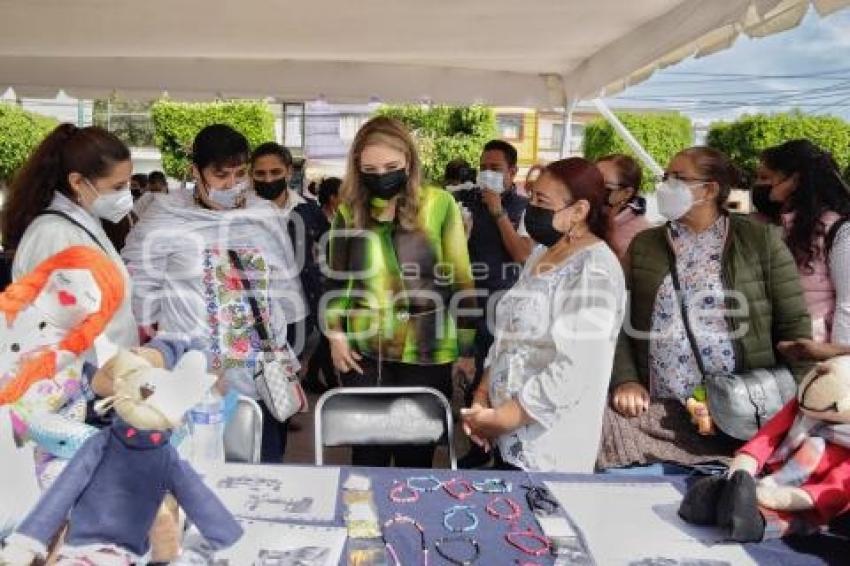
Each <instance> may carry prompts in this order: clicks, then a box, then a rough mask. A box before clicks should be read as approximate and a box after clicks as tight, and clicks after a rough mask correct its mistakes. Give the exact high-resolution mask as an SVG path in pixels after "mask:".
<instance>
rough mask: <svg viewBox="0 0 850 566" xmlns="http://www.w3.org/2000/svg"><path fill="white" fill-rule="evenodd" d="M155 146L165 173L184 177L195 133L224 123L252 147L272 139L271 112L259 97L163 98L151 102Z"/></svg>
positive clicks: (272, 116) (273, 135)
mask: <svg viewBox="0 0 850 566" xmlns="http://www.w3.org/2000/svg"><path fill="white" fill-rule="evenodd" d="M151 119H152V120H153V125H154V131H155V141H156V146H157V148H159V151H160V153H162V166H163V168H164V169H165V172H166V174H167V175H169V176H171V177H176V178H183V177H184V176H185V175H186V173H187V171H188V170H189V159H188V155H189V151H190V148H191V146H192V141H193V140H194V139H195V136H196V135H197V133H198V132H200V131H201V130H202V129H203V128H204V127H206V126H209V125H212V124H227V125H229V126H231V127H233V128H234V129H236V130H238V131H239V132H241V133H242V134H243V135H244V136H245V137H246V138H248V143H249V144H250V145H251V147H256V146H257V145H259V144H261V143H264V142H267V141H273V140H274V139H275V131H274V114H273V113H272V111H271V110H270V109H269V107H268V105H267V104H266V103H265V102H263V101H261V100H240V101H227V102H208V103H185V102H172V101H170V100H167V99H164V100H159V101H157V102H155V103H154V104H153V106H151Z"/></svg>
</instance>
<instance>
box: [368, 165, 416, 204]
mask: <svg viewBox="0 0 850 566" xmlns="http://www.w3.org/2000/svg"><path fill="white" fill-rule="evenodd" d="M360 179H361V181H362V183H363V185H364V186H365V187H366V188H367V189H368V190H369V195H370V196H372V197H377V198H379V199H384V200H390V199H391V198H393V197H394V196H396V195H397V194H399V193H400V192H401V190H402V189H403V188H404V187H405V186H406V185H407V171H405V170H404V169H396V170H395V171H390V172H389V173H384V174H378V173H360Z"/></svg>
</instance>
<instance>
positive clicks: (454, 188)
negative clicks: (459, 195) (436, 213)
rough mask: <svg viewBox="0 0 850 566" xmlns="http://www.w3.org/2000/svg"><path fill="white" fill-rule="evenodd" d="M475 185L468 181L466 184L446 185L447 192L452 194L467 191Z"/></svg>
mask: <svg viewBox="0 0 850 566" xmlns="http://www.w3.org/2000/svg"><path fill="white" fill-rule="evenodd" d="M474 186H475V184H474V183H471V182H469V181H467V182H466V183H461V184H459V185H446V190H447V191H449V192H450V193H456V192H458V191H466V190H469V189H471V188H472V187H474Z"/></svg>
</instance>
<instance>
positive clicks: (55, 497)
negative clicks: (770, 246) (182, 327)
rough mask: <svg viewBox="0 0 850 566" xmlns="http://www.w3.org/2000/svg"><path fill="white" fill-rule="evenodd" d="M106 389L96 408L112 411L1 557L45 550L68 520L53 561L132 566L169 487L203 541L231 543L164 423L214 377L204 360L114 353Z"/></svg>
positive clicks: (25, 558)
mask: <svg viewBox="0 0 850 566" xmlns="http://www.w3.org/2000/svg"><path fill="white" fill-rule="evenodd" d="M118 365H119V366H123V367H125V368H129V369H127V370H124V371H118V372H116V377H115V383H114V387H115V395H114V396H112V397H111V398H108V399H105V400H103V401H102V402H101V403H99V407H98V408H99V410H106V409H108V408H110V407H112V408H114V409H115V413H116V418H115V419H114V420H113V423H112V425H111V426H110V427H108V428H105V429H103V430H100V431H98V432H97V433H96V434H95V435H93V436H92V437H91V438H89V439H88V440H87V441H86V442H85V444H84V445H83V446H82V447H81V448H80V449H79V450H78V451H77V453H76V454H75V455H74V458H73V459H72V460H71V461H70V462H69V464H68V465H67V466H66V468H65V470H64V471H63V472H62V474H61V475H60V476H59V478H58V479H57V480H56V482H54V484H53V485H52V486H51V488H50V489H49V490H48V491H47V492H45V493H44V495H43V496H42V498H41V500H40V501H39V503H38V504H37V505H36V507H35V508H34V509H33V511H32V512H31V513H30V514H29V516H28V517H27V518H26V519H25V520H24V521H23V522H22V523H21V524H20V526H19V527H18V528H17V530H16V531H15V534H13V535H12V536H10V537H9V539H8V541H7V547H6V548H5V549H4V550H3V552H2V553H0V564H4V560H5V563H7V564H12V565H15V566H18V565H24V564H30V563H31V562H32V560H33V559H35V558H36V557H44V556H45V555H46V553H47V547H48V544H49V543H50V541H51V540H52V539H53V538H54V537H55V536H56V535H57V534H58V533H59V531H60V530H61V528H62V525H63V524H64V523H65V521H66V520H67V522H68V528H67V531H66V532H65V535H64V540H63V544H62V547H61V548H60V549H59V551H58V557H57V560H56V563H57V564H63V563H64V564H77V563H79V561H81V560H88V561H90V562H91V563H93V564H98V565H100V564H133V563H137V562H140V561H142V560H143V557H145V555H146V554H147V553H148V550H149V548H150V543H149V531H150V529H151V526H152V525H153V523H154V520H155V517H156V516H157V514H158V512H159V510H160V506H161V504H162V502H163V500H164V499H165V497H166V494H167V493H168V494H171V495H172V496H173V497H174V498H175V499H176V501H177V503H178V504H179V505H180V507H181V508H182V509H183V510H184V511H185V512H186V515H187V516H188V518H189V519H190V520H191V521H192V523H193V524H195V525H196V526H197V527H198V529H199V531H200V532H201V534H202V535H203V536H204V538H206V539H207V541H208V542H209V544H210V546H211V548H213V549H220V548H226V547H228V546H230V545H232V544H233V543H235V542H236V541H237V540H238V539H239V538H240V537H241V535H242V530H241V527H240V526H239V524H238V523H237V522H236V521H235V519H234V518H233V516H232V515H231V514H230V512H228V511H227V509H226V508H225V507H224V506H223V505H222V503H221V502H220V501H219V499H218V498H217V497H216V495H215V494H214V493H213V492H212V491H211V490H210V489H209V488H208V487H206V485H204V483H203V481H202V480H201V478H200V477H199V476H198V474H197V473H196V472H195V471H194V470H193V469H192V467H191V466H190V465H189V464H188V463H187V462H186V461H184V460H182V459H181V458H180V456H179V455H178V453H177V451H176V450H175V448H174V447H173V446H172V445H171V444H170V442H169V437H170V434H171V430H172V429H173V428H175V427H176V426H178V425H179V424H180V423H181V422H182V420H183V417H184V415H185V413H186V412H187V411H188V410H189V409H190V408H191V407H192V406H194V405H196V404H197V403H199V402H200V401H201V400H202V398H203V397H204V395H205V394H206V393H207V391H208V390H209V389H210V387H212V385H213V383H214V377H213V376H212V375H210V374H208V373H207V371H206V358H205V357H204V355H203V354H202V353H200V352H197V351H191V352H189V353H187V354H185V355H184V356H183V357H182V358H181V359H180V361H179V362H178V363H177V365H176V366H175V368H174V370H173V371H172V372H170V371H167V370H164V369H158V368H154V367H152V366H150V364H148V363H147V362H146V361H145V360H143V359H141V358H139V357H138V356H136V355H135V354H132V353H130V352H121V353H120V354H119V360H118Z"/></svg>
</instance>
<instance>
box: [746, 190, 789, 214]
mask: <svg viewBox="0 0 850 566" xmlns="http://www.w3.org/2000/svg"><path fill="white" fill-rule="evenodd" d="M772 190H773V185H755V186H753V192H752V196H753V205H754V206H755V207H756V209H757V210H758V211H759V212H761V213H762V214H764V215H765V216H768V217H769V218H779V215H780V214H781V213H782V203H781V202H776V201H772V200H770V191H772Z"/></svg>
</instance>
